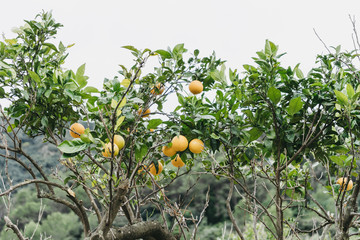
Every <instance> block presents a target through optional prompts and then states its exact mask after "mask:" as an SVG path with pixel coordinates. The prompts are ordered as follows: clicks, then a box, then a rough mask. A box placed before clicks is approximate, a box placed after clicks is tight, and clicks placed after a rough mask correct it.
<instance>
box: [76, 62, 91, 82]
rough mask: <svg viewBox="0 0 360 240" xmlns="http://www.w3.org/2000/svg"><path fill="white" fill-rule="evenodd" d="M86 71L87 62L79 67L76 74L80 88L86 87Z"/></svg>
mask: <svg viewBox="0 0 360 240" xmlns="http://www.w3.org/2000/svg"><path fill="white" fill-rule="evenodd" d="M84 73H85V63H84V64H83V65H81V66H80V67H79V68H78V69H77V71H76V75H75V81H76V82H77V83H78V84H79V87H80V88H83V87H85V86H86V84H87V79H88V77H86V76H84Z"/></svg>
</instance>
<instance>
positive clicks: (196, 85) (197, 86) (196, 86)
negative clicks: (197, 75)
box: [189, 80, 204, 94]
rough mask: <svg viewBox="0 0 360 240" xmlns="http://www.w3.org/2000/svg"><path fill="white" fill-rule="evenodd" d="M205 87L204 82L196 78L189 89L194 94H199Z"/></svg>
mask: <svg viewBox="0 0 360 240" xmlns="http://www.w3.org/2000/svg"><path fill="white" fill-rule="evenodd" d="M203 89H204V86H203V84H202V83H201V82H200V81H198V80H194V81H192V82H191V83H190V84H189V90H190V92H191V93H192V94H199V93H201V92H202V91H203Z"/></svg>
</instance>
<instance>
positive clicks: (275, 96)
mask: <svg viewBox="0 0 360 240" xmlns="http://www.w3.org/2000/svg"><path fill="white" fill-rule="evenodd" d="M268 97H269V98H270V100H271V101H272V102H273V103H274V104H275V105H276V104H277V103H278V102H279V101H280V99H281V92H280V90H279V89H276V88H275V87H270V88H269V90H268Z"/></svg>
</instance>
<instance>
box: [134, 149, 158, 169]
mask: <svg viewBox="0 0 360 240" xmlns="http://www.w3.org/2000/svg"><path fill="white" fill-rule="evenodd" d="M147 152H148V146H146V145H145V144H144V145H142V146H141V147H140V149H139V148H136V149H135V158H136V160H137V161H141V160H142V158H143V157H144V156H145V155H146V153H147ZM155 166H156V165H155Z"/></svg>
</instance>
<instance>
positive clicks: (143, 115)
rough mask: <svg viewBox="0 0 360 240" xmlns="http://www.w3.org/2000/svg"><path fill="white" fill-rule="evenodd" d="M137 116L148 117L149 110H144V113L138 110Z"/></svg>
mask: <svg viewBox="0 0 360 240" xmlns="http://www.w3.org/2000/svg"><path fill="white" fill-rule="evenodd" d="M138 114H139V115H140V116H141V117H150V108H148V109H146V110H145V111H144V112H143V110H142V108H140V109H139V110H138Z"/></svg>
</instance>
